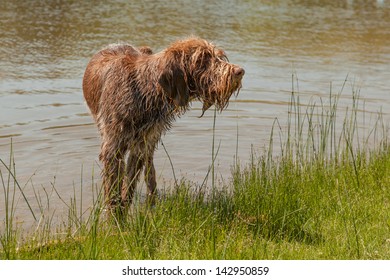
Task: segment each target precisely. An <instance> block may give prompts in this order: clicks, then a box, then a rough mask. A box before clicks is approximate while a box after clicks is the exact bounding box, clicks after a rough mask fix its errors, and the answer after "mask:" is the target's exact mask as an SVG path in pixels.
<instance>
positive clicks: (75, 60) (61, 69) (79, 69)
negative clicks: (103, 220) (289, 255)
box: [0, 0, 390, 223]
mask: <svg viewBox="0 0 390 280" xmlns="http://www.w3.org/2000/svg"><path fill="white" fill-rule="evenodd" d="M191 34H195V35H197V36H200V37H203V38H205V39H207V40H210V41H213V42H214V43H215V44H216V45H218V46H219V47H221V48H223V49H224V50H225V51H226V53H227V54H228V57H229V59H230V61H231V62H233V63H236V64H239V65H241V66H242V67H244V68H245V71H246V74H245V77H244V80H243V88H242V90H241V92H240V95H239V96H238V97H237V98H232V100H231V102H230V106H229V108H228V109H227V110H226V111H224V112H223V113H222V114H217V119H216V131H215V145H216V147H218V145H220V147H219V151H218V157H217V160H216V174H217V178H218V179H219V180H222V179H221V178H223V180H225V181H228V180H229V176H230V168H231V166H232V164H233V163H234V159H235V157H236V155H238V157H239V159H240V161H241V162H242V163H243V164H244V163H245V162H247V161H248V159H249V156H250V151H251V148H252V147H253V149H254V150H256V151H258V152H260V153H261V151H262V149H263V147H264V146H267V145H268V141H269V135H270V130H271V127H272V124H273V122H274V120H275V118H278V119H279V120H280V122H281V123H283V121H284V120H285V119H286V117H287V110H288V106H287V103H288V101H289V99H290V94H291V90H292V75H293V73H294V75H295V77H298V80H299V83H298V85H296V86H299V92H300V94H301V96H302V100H303V101H304V102H305V101H306V102H308V101H309V100H310V99H312V98H319V97H323V98H324V99H325V98H326V97H327V95H328V94H329V91H330V87H331V86H330V85H331V84H332V88H333V91H334V92H337V91H339V90H340V88H341V85H342V84H343V82H344V80H345V79H346V77H348V82H347V84H346V88H345V89H344V94H343V95H342V97H341V99H340V103H341V105H343V104H350V100H351V92H352V90H353V88H359V89H360V92H361V98H362V100H364V110H366V111H367V112H368V114H371V113H376V112H378V111H380V110H382V111H383V113H384V115H385V118H387V112H388V111H389V107H390V1H386V0H383V1H368V0H367V1H364V0H361V1H352V0H350V1H326V0H317V1H308V0H284V1H283V0H280V1H264V0H260V1H255V0H248V1H233V0H228V1H194V0H184V1H114V0H111V1H82V2H80V1H49V0H46V1H45V0H38V1H28V2H26V1H19V0H16V1H3V2H2V3H1V4H0V158H1V159H2V160H3V161H5V162H6V163H7V162H9V154H10V151H11V145H10V143H11V139H12V146H13V147H12V149H13V153H14V158H15V166H16V173H17V178H18V180H19V184H20V186H21V187H23V188H24V193H25V194H26V196H27V198H28V199H29V201H30V202H31V204H32V206H33V207H34V211H36V212H37V213H38V207H37V204H36V203H34V201H35V200H36V199H35V195H34V190H35V191H36V192H38V193H39V196H42V197H43V201H46V200H47V201H50V207H51V208H56V207H62V206H64V204H63V202H61V200H59V199H58V196H57V194H56V193H55V192H54V191H53V190H52V185H55V187H56V190H57V191H58V193H59V194H60V195H61V196H62V198H63V199H64V200H65V201H67V202H69V200H70V197H72V196H73V193H74V192H76V193H78V192H79V190H80V188H81V185H82V186H83V200H85V202H84V207H88V205H90V202H91V200H92V194H91V190H90V187H89V185H90V184H91V182H92V181H94V182H96V183H97V184H98V183H99V171H100V167H99V162H98V160H97V155H98V152H99V145H100V140H99V136H98V133H97V130H96V127H95V125H94V123H93V121H92V118H91V116H90V115H89V112H88V110H87V108H86V105H85V104H84V101H83V97H82V90H81V79H82V76H83V72H84V69H85V66H86V64H87V62H88V60H89V59H90V57H91V56H92V55H93V53H94V52H96V51H97V50H99V49H101V48H102V47H104V46H105V45H108V44H110V43H115V42H129V43H131V44H133V45H136V46H139V45H148V46H150V47H152V48H153V50H154V51H159V50H162V49H164V48H165V47H166V46H167V45H168V44H169V43H170V42H172V41H174V40H176V39H179V38H183V37H186V36H189V35H191ZM345 106H346V105H345ZM200 108H201V105H200V104H198V103H194V104H193V109H192V110H191V111H190V112H188V113H187V114H186V115H185V116H183V117H182V118H180V119H179V120H178V121H177V122H176V123H175V124H174V126H173V128H172V130H171V131H169V132H168V133H167V134H166V135H165V136H164V137H163V143H164V145H165V147H166V149H167V152H168V153H169V156H170V158H171V160H172V164H173V166H174V170H175V174H176V176H177V177H178V178H181V177H182V176H184V177H185V178H187V179H189V180H192V181H194V182H196V183H198V184H201V183H202V182H203V180H204V178H205V176H206V174H207V171H208V168H209V166H210V164H211V153H212V139H213V112H212V110H210V111H208V112H207V113H206V114H205V116H204V117H203V118H201V119H199V118H197V117H198V116H199V115H200V114H201V110H200ZM237 136H238V137H237ZM237 143H238V145H237ZM155 163H156V169H157V172H158V174H159V185H160V187H161V186H163V185H164V184H165V182H170V181H171V180H172V179H173V172H172V168H171V164H170V162H169V160H168V157H167V155H166V152H165V151H164V149H163V148H162V146H161V145H160V146H159V149H158V151H157V153H156V156H155ZM0 168H1V172H2V174H3V176H4V175H5V174H6V170H5V168H4V166H1V167H0ZM5 179H7V178H6V177H5ZM81 181H82V183H81ZM45 191H46V193H47V195H46V194H45ZM16 198H17V200H16V201H17V204H16V215H17V217H18V220H19V221H20V222H25V223H27V222H28V221H29V220H31V219H32V217H31V214H30V213H29V210H28V207H27V205H26V203H25V202H24V201H23V199H22V198H21V197H20V193H19V191H17V192H16ZM3 201H4V190H3V189H1V190H0V220H2V221H3V220H4V217H5V209H4V205H5V203H4V202H3Z"/></svg>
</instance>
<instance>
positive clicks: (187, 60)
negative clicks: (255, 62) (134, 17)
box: [82, 37, 245, 208]
mask: <svg viewBox="0 0 390 280" xmlns="http://www.w3.org/2000/svg"><path fill="white" fill-rule="evenodd" d="M244 74H245V71H244V69H243V68H241V67H240V66H238V65H235V64H231V63H230V62H229V61H228V59H227V56H226V54H225V52H224V51H223V50H222V49H219V48H217V47H216V46H215V45H213V44H212V43H210V42H208V41H206V40H204V39H201V38H198V37H189V38H186V39H184V40H179V41H176V42H174V43H172V44H171V45H170V46H169V47H168V48H166V49H165V50H162V51H161V52H158V53H153V51H152V50H151V48H149V47H140V48H136V47H134V46H131V45H128V44H114V45H109V46H108V47H107V48H105V49H103V50H101V51H99V52H98V53H96V54H95V55H94V56H93V57H92V58H91V60H90V62H89V63H88V65H87V67H86V70H85V73H84V77H83V85H82V87H83V94H84V98H85V100H86V103H87V105H88V107H89V109H90V111H91V114H92V116H93V118H94V120H95V122H96V123H97V127H98V129H99V132H100V134H101V139H102V140H101V151H100V155H99V160H100V161H101V162H102V164H103V166H102V179H103V180H102V181H103V182H102V184H103V187H104V197H105V202H106V203H107V204H108V206H109V207H111V208H116V207H118V206H119V207H122V208H123V207H128V206H129V205H131V203H132V199H133V196H134V191H135V188H136V185H137V182H138V180H139V176H140V173H141V172H142V169H143V170H144V177H145V182H146V185H147V188H148V198H149V201H151V202H152V203H153V202H154V200H155V197H156V171H155V168H154V165H153V154H154V151H155V149H156V146H157V144H158V142H159V140H160V139H161V136H162V135H163V134H164V133H165V132H166V131H167V130H169V129H170V127H171V125H172V123H173V121H174V120H175V119H176V118H177V117H179V116H181V115H182V114H183V113H185V112H186V111H187V110H188V109H189V108H190V105H191V102H192V101H194V100H199V101H200V102H202V103H203V107H202V114H201V116H200V117H202V116H203V114H204V112H205V111H206V110H207V109H209V108H210V107H211V106H212V105H215V106H216V109H217V110H219V111H222V110H223V109H225V108H226V107H227V106H228V104H229V99H230V97H231V96H232V94H233V93H235V94H236V95H238V93H239V90H240V88H241V86H242V83H241V81H242V77H243V76H244ZM126 156H127V158H128V159H127V162H125V157H126Z"/></svg>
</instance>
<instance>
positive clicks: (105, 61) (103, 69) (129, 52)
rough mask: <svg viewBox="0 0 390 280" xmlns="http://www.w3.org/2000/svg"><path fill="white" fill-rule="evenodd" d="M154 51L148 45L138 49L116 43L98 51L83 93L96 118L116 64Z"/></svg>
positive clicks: (87, 74)
mask: <svg viewBox="0 0 390 280" xmlns="http://www.w3.org/2000/svg"><path fill="white" fill-rule="evenodd" d="M151 53H152V51H151V49H150V48H148V47H142V48H140V49H136V48H134V47H133V46H131V45H125V44H114V45H109V46H108V47H107V48H105V49H103V50H101V51H99V52H98V53H96V54H95V55H94V56H93V57H92V59H91V60H90V62H89V63H88V65H87V68H86V70H85V73H84V78H83V93H84V98H85V101H86V102H87V105H88V107H89V109H90V110H91V113H92V116H93V117H94V119H95V120H96V117H97V114H98V112H99V102H100V98H101V94H102V90H103V87H104V86H105V84H106V83H107V82H113V81H108V80H107V79H108V78H109V77H108V76H109V74H108V73H109V72H110V71H112V70H114V69H115V66H119V67H121V64H122V63H123V61H124V60H127V63H128V64H129V63H131V61H135V60H136V59H137V57H138V56H140V55H144V54H145V55H149V54H151Z"/></svg>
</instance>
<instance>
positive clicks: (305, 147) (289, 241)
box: [0, 80, 390, 259]
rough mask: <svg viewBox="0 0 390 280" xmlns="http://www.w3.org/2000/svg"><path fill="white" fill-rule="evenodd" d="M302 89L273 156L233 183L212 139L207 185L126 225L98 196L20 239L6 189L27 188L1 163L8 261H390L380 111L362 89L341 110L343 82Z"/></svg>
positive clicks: (387, 159) (173, 195) (272, 144)
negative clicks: (304, 96) (323, 93)
mask: <svg viewBox="0 0 390 280" xmlns="http://www.w3.org/2000/svg"><path fill="white" fill-rule="evenodd" d="M294 84H295V81H294V80H293V91H292V94H291V101H290V105H289V108H288V109H289V113H288V118H287V123H286V124H285V125H281V124H280V122H279V121H278V120H275V122H274V126H273V129H272V131H271V132H270V140H269V143H268V147H267V148H266V149H265V151H264V152H262V153H260V152H255V151H254V152H253V153H252V155H251V160H250V162H249V163H248V164H247V165H245V166H239V165H234V166H233V167H232V175H231V178H230V180H229V181H226V182H225V183H218V182H216V180H215V174H214V166H213V165H214V160H215V158H216V157H217V153H218V148H217V147H214V145H215V143H214V140H215V139H214V138H213V143H212V145H213V149H212V150H213V153H212V160H211V164H210V173H211V175H212V184H211V190H208V189H207V188H205V187H204V186H203V187H199V186H198V187H197V185H196V184H195V183H192V182H187V181H185V180H184V179H183V180H182V181H181V182H180V183H177V184H176V185H175V186H174V187H173V188H172V189H171V190H170V191H166V192H165V193H164V194H163V195H161V199H160V201H158V203H157V204H156V205H155V206H154V207H153V208H150V207H148V206H147V205H145V204H142V203H137V204H136V206H135V207H133V208H132V209H131V210H130V213H129V215H128V216H127V217H126V218H125V219H124V220H123V221H117V220H116V219H115V218H114V217H111V216H110V215H108V214H107V213H105V212H103V211H102V210H101V209H102V205H101V200H102V199H101V195H100V193H97V194H96V195H95V196H94V204H93V205H92V206H91V207H90V211H89V212H88V214H83V213H80V211H79V210H78V209H80V208H83V206H82V202H81V201H77V200H76V198H73V199H72V201H71V202H70V203H68V204H67V205H68V209H69V213H68V218H67V220H65V221H64V222H63V223H62V224H61V225H52V222H51V217H50V216H49V217H46V218H45V222H42V223H41V224H40V226H38V227H37V229H36V230H35V231H34V232H33V233H29V234H22V233H21V232H20V230H18V228H17V227H16V226H15V223H14V221H13V213H14V212H13V211H14V209H13V207H14V206H15V204H14V198H13V197H14V196H15V194H12V191H11V192H10V190H11V189H12V190H13V191H14V192H16V191H18V190H19V191H21V192H22V190H23V188H17V187H12V186H13V185H15V186H17V183H16V182H17V179H16V176H15V169H14V168H13V161H12V156H11V158H10V159H9V164H6V163H5V162H4V161H2V165H3V166H2V169H0V171H1V172H2V173H1V181H2V184H3V189H4V192H5V193H7V194H8V195H7V199H6V201H5V202H4V205H5V209H8V210H7V214H6V218H5V220H4V221H3V225H2V227H1V228H0V229H1V231H0V241H1V246H2V247H1V248H0V259H389V258H390V146H389V145H388V141H387V140H388V138H387V137H388V136H387V132H388V131H387V126H386V125H385V123H384V120H383V117H382V114H380V113H378V114H376V117H375V118H374V121H373V125H371V124H367V122H368V121H367V117H366V113H365V112H364V110H361V109H360V107H359V106H361V103H360V98H359V93H358V92H357V91H356V90H355V89H354V88H352V89H353V93H352V96H351V102H352V107H348V108H339V100H340V96H341V92H342V91H343V89H344V86H345V84H344V85H343V87H342V89H341V90H340V93H337V94H333V93H332V92H331V93H330V94H329V98H328V100H326V102H324V101H323V100H321V99H320V100H319V101H317V102H316V103H317V104H316V103H315V102H314V101H313V100H312V101H311V102H309V104H306V105H303V104H301V100H300V96H299V94H298V93H297V92H295V91H294ZM214 125H215V119H214ZM364 125H365V126H367V127H371V128H369V129H366V128H364V127H363V128H362V126H364ZM4 167H6V168H4ZM79 205H80V206H79ZM43 208H44V207H41V209H43ZM84 208H85V206H84ZM43 213H44V211H43V210H42V211H40V215H38V214H36V216H37V219H38V218H39V217H42V215H43ZM59 236H60V237H59Z"/></svg>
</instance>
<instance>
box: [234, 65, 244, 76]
mask: <svg viewBox="0 0 390 280" xmlns="http://www.w3.org/2000/svg"><path fill="white" fill-rule="evenodd" d="M233 72H234V75H236V76H237V77H242V76H244V74H245V70H244V69H243V68H241V67H238V66H237V67H234V70H233Z"/></svg>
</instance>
